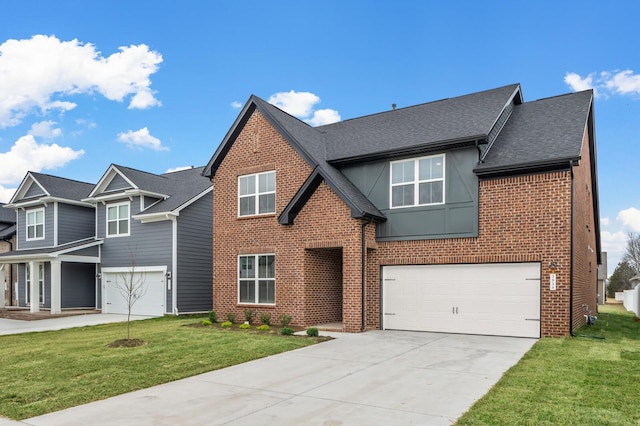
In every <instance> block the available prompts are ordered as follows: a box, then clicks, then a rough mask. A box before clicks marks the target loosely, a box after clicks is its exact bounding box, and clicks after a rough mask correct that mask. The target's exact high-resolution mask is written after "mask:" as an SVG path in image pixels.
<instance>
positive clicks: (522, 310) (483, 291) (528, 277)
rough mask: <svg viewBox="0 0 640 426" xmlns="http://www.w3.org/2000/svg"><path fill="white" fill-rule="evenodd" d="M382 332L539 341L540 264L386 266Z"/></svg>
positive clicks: (383, 274) (383, 285)
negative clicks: (462, 335) (455, 334)
mask: <svg viewBox="0 0 640 426" xmlns="http://www.w3.org/2000/svg"><path fill="white" fill-rule="evenodd" d="M382 279H383V281H382V297H383V301H382V309H383V316H382V321H383V325H382V326H383V328H384V329H394V330H415V331H435V332H445V333H464V334H486V335H496V336H519V337H540V264H539V263H497V264H478V265H411V266H406V265H405V266H385V267H383V268H382Z"/></svg>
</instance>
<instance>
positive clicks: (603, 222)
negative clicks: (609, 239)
mask: <svg viewBox="0 0 640 426" xmlns="http://www.w3.org/2000/svg"><path fill="white" fill-rule="evenodd" d="M609 223H611V221H610V220H609V218H608V217H601V218H600V224H601V225H602V226H609Z"/></svg>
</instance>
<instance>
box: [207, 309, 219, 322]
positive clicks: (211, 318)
mask: <svg viewBox="0 0 640 426" xmlns="http://www.w3.org/2000/svg"><path fill="white" fill-rule="evenodd" d="M209 321H211V323H214V322H218V314H216V311H209Z"/></svg>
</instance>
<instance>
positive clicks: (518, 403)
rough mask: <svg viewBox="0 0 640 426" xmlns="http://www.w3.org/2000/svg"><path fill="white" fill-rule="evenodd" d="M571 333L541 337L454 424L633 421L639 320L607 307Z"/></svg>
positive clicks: (637, 410) (639, 399) (639, 372)
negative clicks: (574, 333) (593, 321)
mask: <svg viewBox="0 0 640 426" xmlns="http://www.w3.org/2000/svg"><path fill="white" fill-rule="evenodd" d="M576 336H577V337H566V338H543V339H540V340H539V341H538V342H537V343H536V344H535V345H534V346H533V348H531V350H530V351H529V352H528V353H527V354H526V355H525V356H524V357H523V358H522V359H521V360H520V362H519V363H518V364H517V365H515V366H514V367H512V368H511V369H510V370H509V371H507V373H505V375H504V376H503V377H502V379H500V381H499V382H498V383H497V384H496V385H495V386H494V387H493V389H492V390H491V391H490V392H489V393H488V394H487V395H485V396H484V397H483V398H482V399H480V400H479V401H478V402H477V403H476V404H475V405H474V406H473V407H471V409H470V410H469V411H468V412H467V413H466V414H465V415H464V416H463V417H461V418H460V419H459V420H458V422H457V423H456V424H457V425H460V426H462V425H474V426H475V425H492V426H493V425H510V426H512V425H638V424H640V392H639V390H640V322H638V321H636V319H635V316H634V315H633V313H630V312H626V311H625V310H624V308H623V307H622V306H620V305H607V306H604V307H600V312H599V313H598V320H597V321H596V324H595V325H594V326H590V327H589V326H585V327H583V328H582V329H580V330H578V332H577V333H576ZM587 336H591V337H587ZM594 336H598V337H604V339H596V338H593V337H594Z"/></svg>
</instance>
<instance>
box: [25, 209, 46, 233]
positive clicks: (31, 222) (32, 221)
mask: <svg viewBox="0 0 640 426" xmlns="http://www.w3.org/2000/svg"><path fill="white" fill-rule="evenodd" d="M43 239H44V209H43V208H41V209H34V210H27V241H31V240H43Z"/></svg>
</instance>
